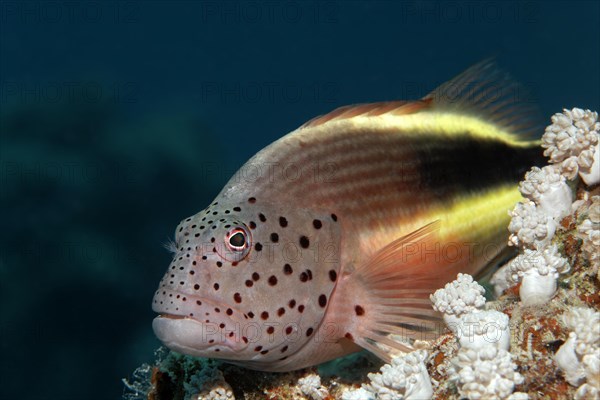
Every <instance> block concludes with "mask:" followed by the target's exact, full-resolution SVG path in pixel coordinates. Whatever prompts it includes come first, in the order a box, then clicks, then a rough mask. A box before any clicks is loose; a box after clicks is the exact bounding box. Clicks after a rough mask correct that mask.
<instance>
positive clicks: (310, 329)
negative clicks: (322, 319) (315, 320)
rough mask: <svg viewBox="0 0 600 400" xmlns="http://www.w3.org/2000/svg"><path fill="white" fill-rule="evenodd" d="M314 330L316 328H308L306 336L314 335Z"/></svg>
mask: <svg viewBox="0 0 600 400" xmlns="http://www.w3.org/2000/svg"><path fill="white" fill-rule="evenodd" d="M313 331H314V329H313V328H308V329H307V330H306V336H310V335H312V334H313Z"/></svg>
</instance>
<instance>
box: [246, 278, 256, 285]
mask: <svg viewBox="0 0 600 400" xmlns="http://www.w3.org/2000/svg"><path fill="white" fill-rule="evenodd" d="M252 285H254V282H252V281H251V280H249V279H248V280H247V281H246V286H247V287H252Z"/></svg>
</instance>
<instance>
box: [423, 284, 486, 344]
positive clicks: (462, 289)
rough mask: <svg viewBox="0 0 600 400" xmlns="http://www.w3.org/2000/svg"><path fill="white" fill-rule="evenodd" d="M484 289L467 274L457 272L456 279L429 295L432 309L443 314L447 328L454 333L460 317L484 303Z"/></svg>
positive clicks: (477, 308) (479, 307)
mask: <svg viewBox="0 0 600 400" xmlns="http://www.w3.org/2000/svg"><path fill="white" fill-rule="evenodd" d="M484 294H485V289H484V288H483V286H481V285H480V284H479V283H477V282H476V281H474V280H473V277H472V276H471V275H468V274H458V276H457V277H456V279H455V280H454V281H452V282H450V283H447V284H446V285H445V286H444V288H443V289H438V290H436V291H435V293H434V294H432V295H431V296H430V300H431V302H432V303H433V309H434V310H436V311H439V312H441V313H443V314H444V321H445V322H446V325H448V328H449V329H450V330H451V331H453V332H454V333H456V331H457V329H458V326H459V325H460V320H459V319H460V317H461V316H462V315H464V314H467V313H470V312H473V311H477V310H480V309H481V308H483V306H484V305H485V297H484V296H483V295H484Z"/></svg>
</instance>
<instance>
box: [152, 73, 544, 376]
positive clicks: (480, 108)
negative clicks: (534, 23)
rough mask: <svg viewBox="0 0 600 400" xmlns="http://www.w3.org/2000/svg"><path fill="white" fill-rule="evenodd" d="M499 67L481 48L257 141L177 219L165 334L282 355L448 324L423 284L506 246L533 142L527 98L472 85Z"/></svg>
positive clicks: (171, 339)
mask: <svg viewBox="0 0 600 400" xmlns="http://www.w3.org/2000/svg"><path fill="white" fill-rule="evenodd" d="M498 76H499V75H498V74H497V73H496V72H495V71H494V70H493V68H492V67H491V66H490V65H489V64H487V63H483V64H479V65H477V66H475V67H473V68H471V69H470V70H468V71H466V72H465V73H463V74H462V75H460V76H458V77H457V78H456V79H455V80H453V81H451V82H449V83H447V84H445V85H442V86H441V87H440V88H439V89H437V90H436V91H434V92H432V94H430V95H428V96H427V97H425V98H424V99H423V100H419V101H414V102H388V103H376V104H366V105H359V106H352V107H345V108H341V109H338V110H335V111H333V112H332V113H330V114H327V115H325V116H322V117H319V118H317V119H314V120H312V121H310V122H308V123H306V124H305V125H303V126H302V127H300V128H298V129H297V130H295V131H294V132H292V133H290V134H288V135H286V136H284V137H283V138H281V139H280V140H278V141H276V142H274V143H273V144H271V145H270V146H268V147H266V148H265V149H263V150H262V151H260V152H259V153H258V154H256V155H255V156H254V157H253V158H252V159H250V160H249V161H248V162H247V163H246V164H245V165H244V166H243V167H242V168H241V170H240V171H239V172H238V173H237V174H236V175H235V176H234V177H233V178H232V179H231V180H230V182H229V183H228V184H227V185H226V186H225V187H224V188H223V190H222V191H221V193H220V194H219V195H218V196H217V198H216V199H215V201H214V202H213V203H212V204H211V205H210V206H209V207H207V208H206V209H204V210H202V211H201V212H199V213H198V214H196V215H194V216H192V217H190V218H187V219H185V220H184V221H182V222H181V223H180V225H179V226H178V227H177V229H176V238H175V242H176V246H177V250H176V254H175V256H174V259H173V262H172V263H171V265H170V266H169V268H168V270H167V273H166V274H165V276H164V278H163V279H162V281H161V283H160V285H159V288H158V290H157V291H156V294H155V296H154V300H153V309H154V311H156V312H157V313H159V314H160V315H159V316H158V317H157V318H155V320H154V322H153V328H154V331H155V333H156V335H157V336H158V338H159V339H160V340H161V341H162V342H163V343H164V344H165V345H166V346H167V347H169V348H171V349H172V350H174V351H177V352H181V353H184V354H189V355H193V356H200V357H211V358H220V359H224V360H227V361H229V362H232V363H236V364H239V365H244V366H247V367H249V368H253V369H259V370H266V371H286V370H293V369H298V368H302V367H306V366H310V365H315V364H318V363H321V362H324V361H327V360H330V359H333V358H336V357H339V356H342V355H345V354H348V353H351V352H355V351H358V350H360V349H361V348H365V349H368V350H369V351H371V352H373V353H375V354H376V355H378V356H380V357H381V358H383V359H388V360H389V357H390V352H391V350H394V349H398V350H407V349H410V346H411V345H410V343H411V341H412V340H414V339H429V338H432V337H435V336H436V335H437V334H439V333H440V332H441V330H442V327H443V326H442V325H441V324H439V323H438V320H439V318H438V315H437V314H436V313H435V312H434V311H433V310H432V309H431V304H430V302H429V295H430V294H431V293H432V292H433V291H435V290H436V289H438V288H439V287H442V286H443V285H444V284H445V283H446V282H449V281H451V280H453V279H454V277H455V276H456V274H457V273H458V272H467V273H476V272H477V271H479V270H481V269H482V268H483V267H484V266H485V265H486V264H488V263H489V261H490V260H491V259H492V258H493V257H495V256H497V255H498V254H499V253H500V252H501V251H502V250H503V249H504V247H505V243H506V230H505V229H506V226H507V224H508V216H507V210H508V209H510V208H512V205H514V203H515V202H516V201H518V199H519V196H520V195H519V192H518V190H517V182H518V180H519V178H520V177H521V176H522V174H523V173H524V172H525V171H526V170H527V168H528V167H529V166H530V165H532V163H533V162H534V161H532V160H536V159H537V155H538V154H537V153H538V150H537V149H536V148H535V146H536V145H537V143H536V142H533V141H526V140H523V139H521V138H520V136H519V135H518V134H520V133H522V132H523V128H522V126H521V125H522V122H523V121H524V120H525V119H526V118H527V114H526V113H525V112H524V111H523V110H524V109H522V108H520V106H519V105H517V104H514V102H513V100H511V99H504V98H501V99H496V100H495V101H494V102H489V101H483V100H482V99H481V98H480V96H478V95H477V94H478V92H477V91H478V90H484V89H485V88H486V87H488V85H489V84H490V83H493V84H495V85H497V84H498V82H499V81H498ZM500 82H502V83H503V84H507V82H506V81H502V80H501V81H500ZM449 87H453V88H454V89H457V92H458V93H460V94H461V96H462V97H460V96H459V97H456V98H454V99H453V100H454V101H452V102H450V101H448V100H447V99H445V100H444V99H441V98H440V97H439V95H441V94H443V93H444V90H447V89H448V88H449ZM467 88H469V90H470V91H469V93H468V94H469V96H470V97H472V98H467V96H466V94H465V93H464V92H465V91H466V90H467ZM507 110H508V112H507ZM501 111H502V112H501ZM517 127H519V128H517ZM249 177H251V179H250V178H249ZM391 335H394V337H391ZM399 339H402V340H399Z"/></svg>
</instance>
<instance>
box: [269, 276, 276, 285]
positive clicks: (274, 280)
mask: <svg viewBox="0 0 600 400" xmlns="http://www.w3.org/2000/svg"><path fill="white" fill-rule="evenodd" d="M269 285H271V286H275V285H277V277H276V276H275V275H271V276H270V277H269Z"/></svg>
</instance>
